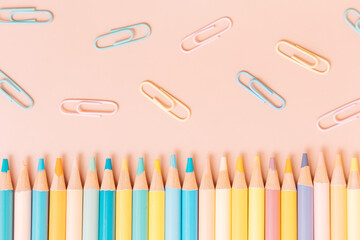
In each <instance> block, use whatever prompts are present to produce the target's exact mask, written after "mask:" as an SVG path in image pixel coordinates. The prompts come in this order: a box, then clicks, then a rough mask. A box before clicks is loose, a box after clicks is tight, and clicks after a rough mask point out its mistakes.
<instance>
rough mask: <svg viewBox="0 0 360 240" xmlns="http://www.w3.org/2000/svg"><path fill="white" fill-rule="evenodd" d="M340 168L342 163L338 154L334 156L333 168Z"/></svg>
mask: <svg viewBox="0 0 360 240" xmlns="http://www.w3.org/2000/svg"><path fill="white" fill-rule="evenodd" d="M341 166H342V161H341V155H340V153H338V154H336V157H335V167H341Z"/></svg>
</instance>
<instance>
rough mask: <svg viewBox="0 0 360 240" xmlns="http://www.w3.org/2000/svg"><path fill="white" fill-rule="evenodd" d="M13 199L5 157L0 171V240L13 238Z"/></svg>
mask: <svg viewBox="0 0 360 240" xmlns="http://www.w3.org/2000/svg"><path fill="white" fill-rule="evenodd" d="M13 200H14V190H13V186H12V183H11V176H10V170H9V162H8V160H7V159H4V160H3V162H2V166H1V172H0V240H12V239H13V224H14V223H13V218H14V216H13V214H14V213H13V209H14V205H13Z"/></svg>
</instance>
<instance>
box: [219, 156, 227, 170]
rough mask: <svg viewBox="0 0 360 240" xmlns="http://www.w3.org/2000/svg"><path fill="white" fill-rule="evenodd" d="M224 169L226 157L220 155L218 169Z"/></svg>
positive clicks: (225, 167)
mask: <svg viewBox="0 0 360 240" xmlns="http://www.w3.org/2000/svg"><path fill="white" fill-rule="evenodd" d="M224 170H227V161H226V157H221V160H220V171H224Z"/></svg>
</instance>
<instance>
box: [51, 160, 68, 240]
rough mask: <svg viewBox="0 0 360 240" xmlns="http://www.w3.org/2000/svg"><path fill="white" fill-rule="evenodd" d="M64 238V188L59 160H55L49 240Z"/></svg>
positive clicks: (60, 161)
mask: <svg viewBox="0 0 360 240" xmlns="http://www.w3.org/2000/svg"><path fill="white" fill-rule="evenodd" d="M65 238H66V186H65V180H64V171H63V167H62V160H61V158H57V159H56V164H55V174H54V177H53V181H52V183H51V188H50V206H49V240H65Z"/></svg>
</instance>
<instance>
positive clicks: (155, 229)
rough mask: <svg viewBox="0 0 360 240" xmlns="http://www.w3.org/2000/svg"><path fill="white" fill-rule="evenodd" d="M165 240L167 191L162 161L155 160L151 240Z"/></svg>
mask: <svg viewBox="0 0 360 240" xmlns="http://www.w3.org/2000/svg"><path fill="white" fill-rule="evenodd" d="M164 239H165V191H164V183H163V179H162V175H161V169H160V161H159V159H156V160H155V164H154V172H153V175H152V179H151V185H150V191H149V240H164Z"/></svg>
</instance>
